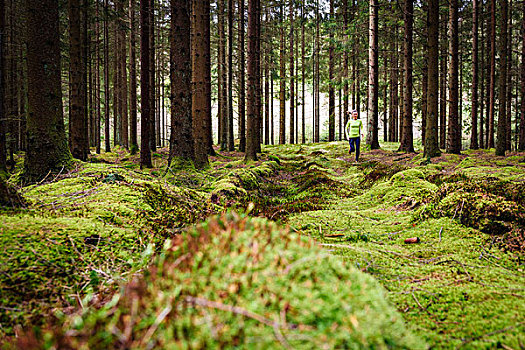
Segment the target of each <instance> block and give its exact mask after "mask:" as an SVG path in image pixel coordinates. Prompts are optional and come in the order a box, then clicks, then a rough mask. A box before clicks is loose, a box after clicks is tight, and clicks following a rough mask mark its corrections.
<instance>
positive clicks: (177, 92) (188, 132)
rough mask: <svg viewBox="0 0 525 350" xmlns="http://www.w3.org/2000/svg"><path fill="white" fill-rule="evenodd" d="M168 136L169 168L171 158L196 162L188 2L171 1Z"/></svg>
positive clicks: (189, 4)
mask: <svg viewBox="0 0 525 350" xmlns="http://www.w3.org/2000/svg"><path fill="white" fill-rule="evenodd" d="M170 5H171V26H170V83H171V96H170V100H171V134H170V155H169V160H168V167H169V166H170V164H171V159H172V158H173V157H179V158H182V159H186V160H191V161H194V160H195V153H194V141H193V124H192V118H191V117H192V115H191V101H192V94H191V76H192V69H191V52H190V50H191V47H190V40H191V24H190V10H191V2H190V0H171V2H170Z"/></svg>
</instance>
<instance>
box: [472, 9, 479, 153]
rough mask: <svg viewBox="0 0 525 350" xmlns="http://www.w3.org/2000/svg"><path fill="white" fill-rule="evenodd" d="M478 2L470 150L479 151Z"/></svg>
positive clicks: (474, 14)
mask: <svg viewBox="0 0 525 350" xmlns="http://www.w3.org/2000/svg"><path fill="white" fill-rule="evenodd" d="M478 12H479V10H478V0H473V1H472V129H471V132H470V148H471V149H478V148H479V146H478Z"/></svg>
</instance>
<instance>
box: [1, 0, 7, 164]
mask: <svg viewBox="0 0 525 350" xmlns="http://www.w3.org/2000/svg"><path fill="white" fill-rule="evenodd" d="M5 22H6V20H5V0H0V173H2V172H5V171H7V162H6V159H7V158H6V157H7V151H6V137H5V134H6V125H5V124H6V123H5V120H6V108H5V91H6V89H5V81H6V79H5V73H6V72H5V68H4V67H5V52H6V50H5V48H6V45H5V38H6V23H5Z"/></svg>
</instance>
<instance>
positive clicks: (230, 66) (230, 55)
mask: <svg viewBox="0 0 525 350" xmlns="http://www.w3.org/2000/svg"><path fill="white" fill-rule="evenodd" d="M233 12H234V11H233V0H228V151H235V144H234V137H233V39H234V38H233V26H234V23H233Z"/></svg>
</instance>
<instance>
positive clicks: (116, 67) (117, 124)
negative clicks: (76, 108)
mask: <svg viewBox="0 0 525 350" xmlns="http://www.w3.org/2000/svg"><path fill="white" fill-rule="evenodd" d="M114 4H115V10H114V11H115V12H118V4H119V2H114ZM112 25H113V50H112V51H113V145H114V146H117V145H120V144H121V139H120V137H121V134H120V130H121V120H122V119H121V116H122V114H121V113H122V108H121V107H122V106H121V100H120V94H121V89H120V88H121V85H120V82H121V81H120V74H121V73H120V64H119V62H120V59H119V56H120V41H119V40H120V36H119V35H118V22H117V18H114V21H113V23H112Z"/></svg>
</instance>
